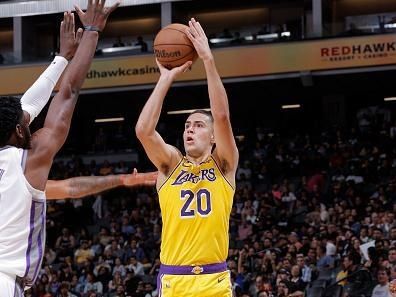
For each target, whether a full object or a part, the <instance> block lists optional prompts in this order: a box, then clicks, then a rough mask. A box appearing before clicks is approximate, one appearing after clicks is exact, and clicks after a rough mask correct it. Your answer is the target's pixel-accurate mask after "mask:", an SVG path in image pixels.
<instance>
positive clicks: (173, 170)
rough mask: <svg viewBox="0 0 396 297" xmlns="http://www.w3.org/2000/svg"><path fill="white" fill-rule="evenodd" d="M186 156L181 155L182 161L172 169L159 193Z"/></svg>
mask: <svg viewBox="0 0 396 297" xmlns="http://www.w3.org/2000/svg"><path fill="white" fill-rule="evenodd" d="M183 160H184V156H182V157H181V159H180V161H179V162H178V163H177V165H176V166H175V168H173V169H172V171H171V173H170V174H169V175H168V177H167V178H166V179H165V180H164V182H163V183H162V185H161V186H160V187H159V188H158V190H157V193H159V192H160V191H161V189H162V187H163V186H164V185H165V184H166V183H167V182H168V180H169V179H170V178H171V177H172V175H173V173H175V171H176V169H177V168H178V167H179V166H180V164H181V162H183Z"/></svg>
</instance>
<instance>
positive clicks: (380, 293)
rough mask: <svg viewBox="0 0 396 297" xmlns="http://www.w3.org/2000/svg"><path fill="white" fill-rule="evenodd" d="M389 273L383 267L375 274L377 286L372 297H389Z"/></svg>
mask: <svg viewBox="0 0 396 297" xmlns="http://www.w3.org/2000/svg"><path fill="white" fill-rule="evenodd" d="M389 277H390V271H389V269H387V268H385V267H381V268H379V269H378V272H377V280H378V285H376V286H375V288H374V290H373V293H372V294H371V296H372V297H390V296H391V294H390V291H389Z"/></svg>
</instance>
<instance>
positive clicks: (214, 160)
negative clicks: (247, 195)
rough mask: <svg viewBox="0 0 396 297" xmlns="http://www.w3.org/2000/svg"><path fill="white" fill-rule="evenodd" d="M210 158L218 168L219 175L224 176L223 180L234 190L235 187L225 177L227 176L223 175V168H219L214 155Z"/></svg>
mask: <svg viewBox="0 0 396 297" xmlns="http://www.w3.org/2000/svg"><path fill="white" fill-rule="evenodd" d="M212 160H213V162H214V163H215V165H216V167H217V169H218V170H219V172H220V174H221V176H222V177H223V178H224V180H225V181H226V182H227V184H228V185H229V186H230V187H231V189H232V190H233V191H234V192H235V187H234V186H233V185H232V184H231V183H230V182H229V180H228V179H227V177H226V176H225V174H224V172H223V170H221V168H220V166H219V164H217V161H216V159H215V157H214V156H213V155H212Z"/></svg>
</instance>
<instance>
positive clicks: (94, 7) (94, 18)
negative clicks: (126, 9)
mask: <svg viewBox="0 0 396 297" xmlns="http://www.w3.org/2000/svg"><path fill="white" fill-rule="evenodd" d="M105 4H106V0H101V1H99V0H88V6H87V10H86V11H85V12H83V11H82V9H81V8H80V7H79V6H78V5H74V9H75V10H76V12H77V14H78V17H79V18H80V21H81V23H83V25H84V27H86V26H92V27H95V28H98V29H99V31H103V29H104V27H105V26H106V22H107V18H108V17H109V15H110V14H111V13H112V12H113V11H114V10H116V8H117V7H118V6H119V5H120V4H121V1H120V0H119V1H117V2H116V3H114V4H113V5H112V6H110V7H105Z"/></svg>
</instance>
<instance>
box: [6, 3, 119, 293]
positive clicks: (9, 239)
mask: <svg viewBox="0 0 396 297" xmlns="http://www.w3.org/2000/svg"><path fill="white" fill-rule="evenodd" d="M104 4H105V1H101V2H99V1H98V0H95V1H91V0H89V1H88V8H87V11H86V12H85V13H84V12H83V11H82V10H81V9H80V8H78V7H77V8H76V10H77V13H78V15H79V17H80V20H81V22H82V24H83V25H84V28H85V31H84V33H83V35H82V38H81V42H80V45H79V46H78V49H77V51H76V53H75V56H74V58H73V60H72V61H71V63H70V65H69V66H68V68H67V70H66V71H65V73H64V77H63V79H62V82H61V85H60V88H59V92H58V93H57V94H56V96H55V97H54V99H53V100H52V102H51V104H50V107H49V110H48V114H47V116H46V119H45V122H44V127H43V128H41V129H39V130H38V131H37V132H35V133H34V134H33V135H31V134H30V130H29V122H30V118H29V116H27V115H28V113H24V111H23V109H22V106H21V102H20V100H19V99H18V98H15V97H2V98H0V292H1V296H2V297H3V296H4V297H11V296H17V297H19V296H23V290H24V289H26V288H29V287H30V286H32V285H33V283H34V281H35V279H36V277H37V274H38V272H39V268H40V265H41V261H42V257H43V253H44V244H45V210H46V205H45V194H44V192H43V190H44V188H45V185H46V182H47V179H48V173H49V170H50V168H51V165H52V161H53V158H54V156H55V154H56V153H57V152H58V151H59V149H60V148H61V146H62V145H63V143H64V142H65V140H66V137H67V134H68V132H69V128H70V122H71V118H72V114H73V111H74V107H75V105H76V102H77V98H78V93H79V90H80V89H81V86H82V84H83V82H84V79H85V77H86V74H87V72H88V70H89V68H90V65H91V62H92V59H93V56H94V53H95V49H96V45H97V42H98V32H99V31H102V30H103V29H104V27H105V24H106V21H107V18H108V16H109V15H110V13H111V12H112V11H113V10H114V9H116V7H117V6H118V5H119V3H116V4H115V5H113V6H112V7H110V8H105V7H104ZM61 30H64V31H65V32H66V33H68V34H72V35H73V38H74V39H76V36H75V31H74V16H73V15H72V14H71V13H66V15H65V21H64V22H63V23H62V25H61ZM76 42H77V41H76Z"/></svg>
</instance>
